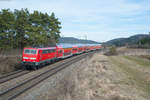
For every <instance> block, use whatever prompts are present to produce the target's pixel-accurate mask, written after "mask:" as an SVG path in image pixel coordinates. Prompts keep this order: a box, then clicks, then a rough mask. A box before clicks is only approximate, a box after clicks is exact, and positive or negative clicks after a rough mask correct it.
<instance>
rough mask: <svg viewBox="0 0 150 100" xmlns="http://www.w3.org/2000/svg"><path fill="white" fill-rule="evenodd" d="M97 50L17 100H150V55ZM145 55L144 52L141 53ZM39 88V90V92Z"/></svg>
mask: <svg viewBox="0 0 150 100" xmlns="http://www.w3.org/2000/svg"><path fill="white" fill-rule="evenodd" d="M118 50H119V51H118V52H122V50H123V51H124V54H123V53H121V54H119V55H113V56H105V55H103V53H102V52H101V53H96V54H94V55H93V56H92V57H87V58H85V59H83V60H81V61H80V62H78V63H75V64H73V65H71V66H70V67H69V68H67V69H66V70H64V71H62V72H59V73H58V74H57V75H54V76H53V77H51V78H49V79H47V80H45V81H43V82H42V83H40V84H39V85H37V86H35V87H34V88H32V89H31V90H30V91H27V92H26V93H24V94H22V95H21V96H20V97H18V98H16V99H17V100H20V99H23V100H28V99H36V100H149V98H150V95H149V94H150V87H149V85H150V77H149V76H150V60H149V59H148V58H149V56H148V55H147V56H144V55H139V54H140V51H141V50H140V51H138V50H136V51H137V52H139V53H138V55H135V50H133V51H134V53H133V55H132V53H131V51H132V50H131V51H130V53H128V52H129V51H128V49H123V48H122V49H120V48H119V49H118ZM141 54H142V52H141ZM37 91H38V92H37Z"/></svg>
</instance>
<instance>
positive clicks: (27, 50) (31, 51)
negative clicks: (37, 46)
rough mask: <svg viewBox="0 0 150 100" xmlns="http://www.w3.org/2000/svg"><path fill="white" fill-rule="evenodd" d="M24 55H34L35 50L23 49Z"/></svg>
mask: <svg viewBox="0 0 150 100" xmlns="http://www.w3.org/2000/svg"><path fill="white" fill-rule="evenodd" d="M24 53H25V54H36V50H32V49H25V50H24Z"/></svg>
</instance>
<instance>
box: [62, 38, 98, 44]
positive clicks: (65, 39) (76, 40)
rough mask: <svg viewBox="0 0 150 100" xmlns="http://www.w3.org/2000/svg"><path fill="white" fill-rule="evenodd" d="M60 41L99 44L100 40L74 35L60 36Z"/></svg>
mask: <svg viewBox="0 0 150 100" xmlns="http://www.w3.org/2000/svg"><path fill="white" fill-rule="evenodd" d="M59 43H88V44H97V43H98V42H96V41H92V40H83V39H77V38H74V37H61V38H59Z"/></svg>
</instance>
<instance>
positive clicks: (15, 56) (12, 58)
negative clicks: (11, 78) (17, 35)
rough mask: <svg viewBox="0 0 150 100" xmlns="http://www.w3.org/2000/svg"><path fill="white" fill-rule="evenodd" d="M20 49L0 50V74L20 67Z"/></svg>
mask: <svg viewBox="0 0 150 100" xmlns="http://www.w3.org/2000/svg"><path fill="white" fill-rule="evenodd" d="M21 52H22V50H18V49H17V50H6V51H1V52H0V74H5V73H8V72H11V71H15V70H17V69H18V68H20V61H21Z"/></svg>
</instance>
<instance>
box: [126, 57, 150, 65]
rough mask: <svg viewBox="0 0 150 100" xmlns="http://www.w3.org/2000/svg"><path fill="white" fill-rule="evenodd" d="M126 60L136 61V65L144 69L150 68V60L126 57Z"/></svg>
mask: <svg viewBox="0 0 150 100" xmlns="http://www.w3.org/2000/svg"><path fill="white" fill-rule="evenodd" d="M124 57H125V58H126V59H128V60H131V61H134V62H135V63H137V64H139V65H141V66H143V67H150V60H147V59H143V58H141V57H138V56H124Z"/></svg>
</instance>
